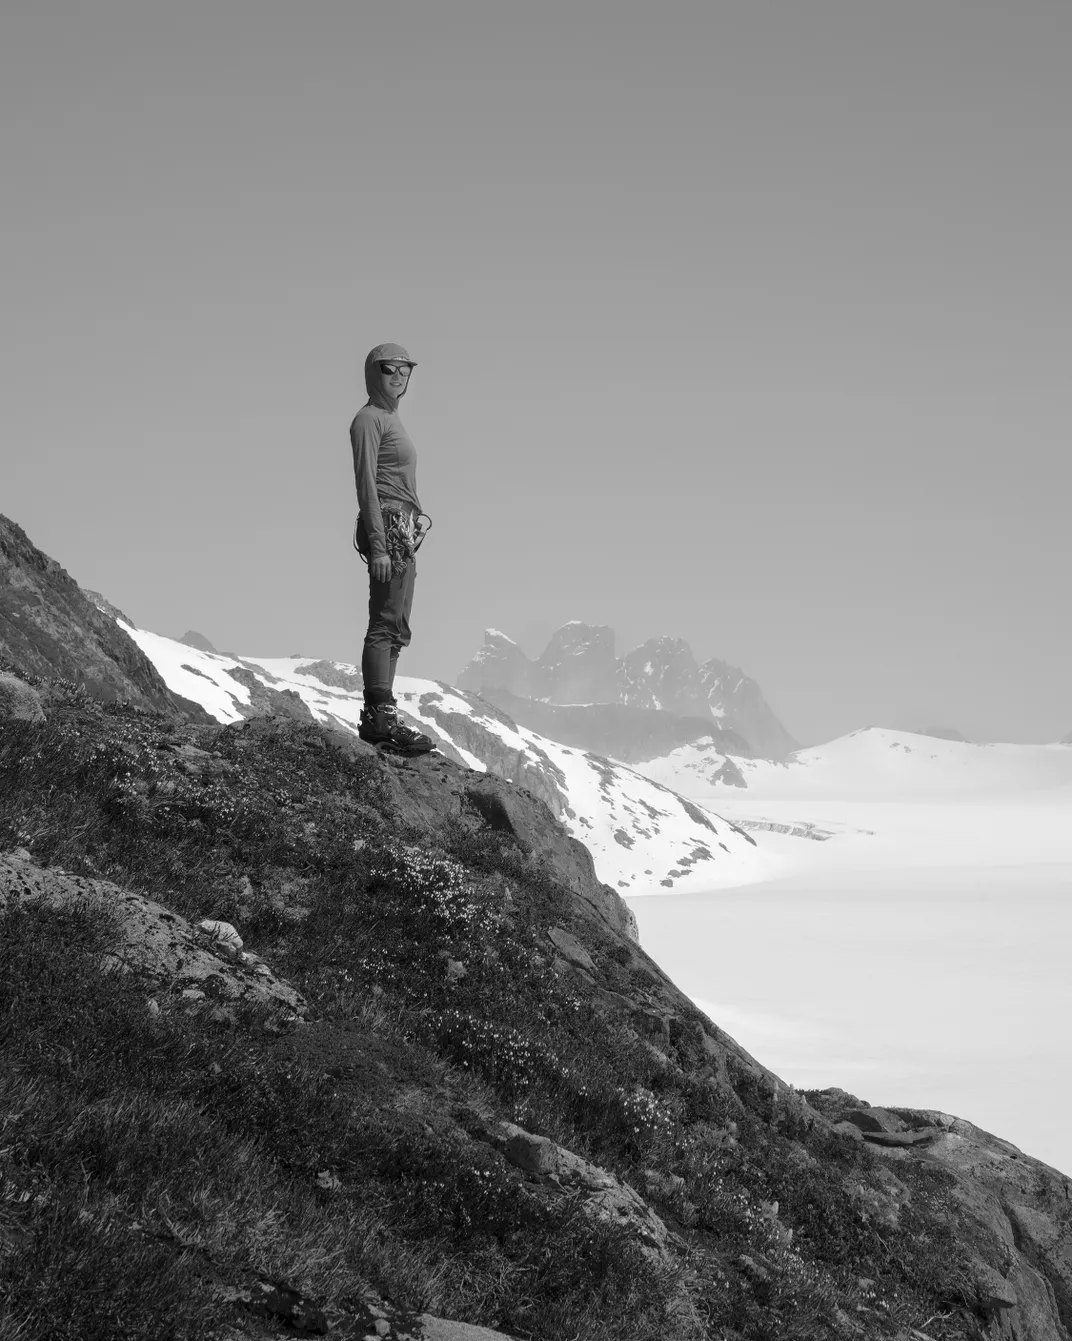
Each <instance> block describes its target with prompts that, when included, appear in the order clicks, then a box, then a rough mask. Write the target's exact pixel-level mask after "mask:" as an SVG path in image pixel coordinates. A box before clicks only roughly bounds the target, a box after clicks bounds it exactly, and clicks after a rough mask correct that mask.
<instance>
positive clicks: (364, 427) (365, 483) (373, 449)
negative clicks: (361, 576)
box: [350, 414, 387, 559]
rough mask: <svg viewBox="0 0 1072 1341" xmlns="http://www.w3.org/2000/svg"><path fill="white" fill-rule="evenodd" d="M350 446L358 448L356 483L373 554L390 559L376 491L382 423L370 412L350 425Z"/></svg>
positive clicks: (371, 553)
mask: <svg viewBox="0 0 1072 1341" xmlns="http://www.w3.org/2000/svg"><path fill="white" fill-rule="evenodd" d="M350 446H351V447H352V448H353V451H354V483H355V484H356V485H357V506H358V510H359V511H360V513H361V516H362V517H363V518H364V521H365V533H366V535H367V536H368V540H369V551H370V558H372V559H386V558H387V542H386V540H385V539H384V534H383V515H382V514H381V512H380V499H379V495H378V494H377V493H376V461H377V458H378V457H379V454H380V426H379V425H378V424H377V423H376V421H375V419H374V418H373V417H372V416H371V415H368V414H359V415H358V416H357V418H356V419H355V420H354V422H353V423H352V424H351V425H350Z"/></svg>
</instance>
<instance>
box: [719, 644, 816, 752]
mask: <svg viewBox="0 0 1072 1341" xmlns="http://www.w3.org/2000/svg"><path fill="white" fill-rule="evenodd" d="M700 684H701V687H702V689H703V692H704V695H705V698H706V701H707V706H708V708H709V709H710V711H711V714H712V716H714V717H715V718H716V719H717V720H718V722H719V723H720V725H721V726H723V727H724V728H726V729H728V730H731V731H736V732H738V733H739V734H740V735H742V736H744V738H745V740H747V741H748V743H749V744H750V745H751V746H752V749H753V750H754V751H755V753H756V754H757V755H758V756H759V757H760V758H761V759H784V758H786V756H787V755H790V754H792V753H793V751H794V750H799V749H800V742H799V741H796V740H794V739H793V737H792V736H791V735H790V734H789V732H788V731H787V730H786V729H785V727H784V726H783V725H782V724H781V722H780V721H779V720H778V718H777V717H775V715H774V713H773V712H772V711H771V709H770V706H769V705H768V703H767V700H766V699H765V698H764V697H763V691H762V689H760V687H759V685H758V684H757V683H756V681H755V680H753V679H751V678H750V677H749V676H747V675H745V673H744V672H743V671H741V670H738V668H737V667H736V666H731V665H729V664H728V663H727V662H725V661H719V660H718V658H717V657H712V658H711V660H710V661H705V662H704V664H703V665H702V666H701V667H700Z"/></svg>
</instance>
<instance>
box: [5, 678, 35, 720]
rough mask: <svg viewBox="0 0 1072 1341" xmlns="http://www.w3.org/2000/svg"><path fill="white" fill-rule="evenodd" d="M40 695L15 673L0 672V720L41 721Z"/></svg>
mask: <svg viewBox="0 0 1072 1341" xmlns="http://www.w3.org/2000/svg"><path fill="white" fill-rule="evenodd" d="M44 720H45V710H44V708H43V707H42V706H41V696H40V694H38V692H37V690H36V689H34V687H33V686H32V685H28V684H27V683H26V681H25V680H20V679H19V677H18V676H17V675H4V674H0V722H43V721H44Z"/></svg>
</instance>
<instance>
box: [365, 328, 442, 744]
mask: <svg viewBox="0 0 1072 1341" xmlns="http://www.w3.org/2000/svg"><path fill="white" fill-rule="evenodd" d="M416 366H417V365H416V364H415V363H414V361H413V360H412V359H411V358H410V356H409V355H408V354H407V353H406V351H405V349H403V348H402V346H401V345H396V344H382V345H377V346H376V347H375V349H372V350H370V351H369V355H368V358H366V359H365V389H366V390H367V391H368V403H367V404H366V405H363V406H362V407H361V409H360V410H358V412H357V414H356V416H355V417H354V422H353V423H352V424H351V425H350V444H351V446H352V448H353V453H354V480H355V482H356V484H357V505H358V517H357V525H356V526H355V528H354V548H355V549H356V550H357V552H358V553H359V554H360V555H361V558H362V560H363V561H364V562H365V563H367V564H368V570H369V617H368V630H367V632H366V633H365V643H364V647H363V648H362V652H361V678H362V680H363V681H364V694H365V706H364V708H363V709H362V712H361V722H360V725H359V727H358V735H359V736H360V737H361V739H362V740H367V741H369V742H370V743H371V744H373V745H378V746H380V747H381V748H382V749H384V750H388V751H391V752H392V753H398V754H424V753H426V752H427V751H428V750H430V749H432V742H431V740H430V739H429V738H428V736H425V735H422V734H421V733H420V732H419V731H413V730H411V729H410V728H409V727H408V726H406V725H405V723H404V722H402V721H400V720H399V717H398V712H397V709H396V703H395V696H394V683H395V669H396V667H397V665H398V654H399V652H400V651H401V650H402V648H403V647H408V646H409V641H410V628H409V616H410V610H411V609H412V606H413V583H414V579H415V577H416V575H417V564H416V559H415V555H416V552H417V550H418V549H419V547H420V544H421V541H422V540H423V538H424V534H425V531H426V530H427V529H428V527H429V526H430V525H431V518H430V517H427V516H426V514H425V513H423V512H422V511H421V504H420V500H419V499H418V497H417V452H416V449H415V448H414V446H413V443H412V441H411V440H410V437H409V434H408V433H407V432H406V430H405V429H404V428H403V427H402V421H401V419H399V417H398V402H399V401H400V400H401V399H402V397H403V396H404V395H405V394H406V391H407V390H408V389H409V380H410V374H411V373H412V371H413V369H414V368H415V367H416ZM422 518H424V519H425V521H426V523H427V524H426V525H425V526H422V525H421V519H422Z"/></svg>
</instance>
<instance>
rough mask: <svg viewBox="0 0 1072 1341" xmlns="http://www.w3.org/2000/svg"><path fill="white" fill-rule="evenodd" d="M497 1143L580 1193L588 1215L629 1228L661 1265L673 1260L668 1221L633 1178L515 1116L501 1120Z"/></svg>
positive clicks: (519, 1162)
mask: <svg viewBox="0 0 1072 1341" xmlns="http://www.w3.org/2000/svg"><path fill="white" fill-rule="evenodd" d="M495 1144H496V1145H497V1146H498V1148H499V1150H500V1151H501V1153H502V1154H503V1156H504V1157H505V1158H506V1159H507V1160H508V1161H509V1162H510V1163H511V1164H513V1165H515V1166H516V1167H517V1168H519V1169H523V1170H524V1171H525V1172H526V1173H531V1174H536V1175H538V1176H539V1177H541V1178H545V1179H548V1180H549V1181H550V1182H552V1183H556V1184H558V1185H559V1186H560V1187H562V1188H563V1189H572V1190H574V1191H576V1192H577V1193H579V1194H580V1196H581V1198H582V1202H581V1204H582V1208H583V1210H584V1212H585V1214H586V1215H590V1216H591V1217H592V1218H593V1219H595V1220H600V1221H602V1222H603V1223H604V1224H609V1225H613V1226H614V1227H615V1228H619V1227H620V1228H625V1229H627V1230H629V1231H630V1232H631V1233H632V1234H634V1235H635V1236H636V1238H637V1239H638V1240H639V1242H640V1245H641V1247H642V1248H643V1250H644V1251H645V1252H646V1253H647V1254H648V1255H649V1256H650V1257H651V1258H652V1259H653V1260H655V1261H656V1262H657V1263H658V1264H659V1265H661V1266H668V1265H670V1264H671V1263H672V1261H673V1258H672V1254H671V1252H670V1243H669V1239H670V1235H669V1231H668V1230H667V1228H666V1225H664V1224H663V1222H662V1220H661V1219H660V1218H659V1217H658V1216H657V1215H656V1214H655V1212H654V1211H653V1210H652V1209H651V1207H650V1206H649V1205H648V1203H647V1202H646V1201H645V1200H644V1198H643V1197H642V1196H641V1195H640V1193H639V1192H637V1191H635V1190H634V1189H633V1188H631V1187H630V1186H629V1184H628V1183H623V1182H620V1181H619V1179H618V1178H616V1177H615V1175H614V1174H612V1173H608V1172H607V1170H606V1169H601V1168H600V1167H599V1166H598V1165H596V1164H589V1162H588V1161H587V1160H586V1159H582V1158H581V1156H580V1155H575V1154H574V1153H573V1151H572V1150H567V1149H566V1148H565V1147H564V1146H560V1145H558V1144H557V1143H556V1142H554V1141H552V1140H551V1139H550V1138H549V1137H547V1136H536V1135H534V1134H533V1133H532V1132H529V1131H525V1129H524V1128H523V1127H518V1126H516V1125H515V1124H514V1123H512V1122H504V1123H502V1124H501V1125H500V1128H499V1131H498V1134H497V1137H496V1138H495Z"/></svg>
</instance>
